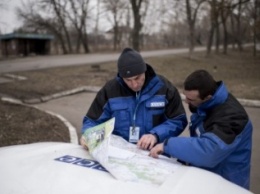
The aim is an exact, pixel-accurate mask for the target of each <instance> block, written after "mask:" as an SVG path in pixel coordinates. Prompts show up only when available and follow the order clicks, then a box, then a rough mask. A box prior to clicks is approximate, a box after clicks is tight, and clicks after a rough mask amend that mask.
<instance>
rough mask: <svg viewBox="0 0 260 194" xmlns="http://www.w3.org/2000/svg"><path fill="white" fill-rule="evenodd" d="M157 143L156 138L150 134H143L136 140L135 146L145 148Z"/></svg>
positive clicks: (150, 147)
mask: <svg viewBox="0 0 260 194" xmlns="http://www.w3.org/2000/svg"><path fill="white" fill-rule="evenodd" d="M156 143H157V139H156V137H155V136H154V135H152V134H147V135H143V136H142V137H141V139H140V140H139V141H138V143H137V146H138V147H139V148H141V149H144V150H147V149H149V150H150V149H152V147H153V146H154V145H155V144H156Z"/></svg>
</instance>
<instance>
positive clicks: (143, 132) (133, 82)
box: [81, 48, 187, 149]
mask: <svg viewBox="0 0 260 194" xmlns="http://www.w3.org/2000/svg"><path fill="white" fill-rule="evenodd" d="M117 67H118V75H117V76H116V77H115V78H114V79H112V80H110V81H108V82H107V83H106V84H105V86H103V87H102V88H101V90H100V91H99V92H98V93H97V95H96V97H95V99H94V101H93V103H92V104H91V106H90V109H89V110H88V112H87V114H86V116H85V117H84V120H83V126H82V133H84V132H85V130H88V129H89V128H91V127H93V126H96V125H98V124H101V123H103V122H105V121H107V120H109V119H111V118H112V117H115V127H114V130H113V134H115V135H118V136H121V137H123V138H124V139H125V140H127V141H129V142H131V143H137V145H138V146H139V147H140V148H141V149H151V148H152V147H153V146H154V145H155V144H156V143H160V142H163V141H164V140H165V139H166V138H167V137H169V136H170V137H174V136H178V135H179V134H181V133H182V131H183V130H184V129H185V127H186V125H187V118H186V114H185V110H184V107H183V105H182V101H181V98H180V94H179V92H178V90H177V89H176V88H175V87H174V86H173V85H172V84H171V83H170V82H169V81H168V80H167V79H166V78H164V77H163V76H161V75H157V74H156V73H155V72H154V70H153V68H152V67H151V66H150V65H148V64H146V63H145V61H144V60H143V58H142V56H141V55H140V54H139V53H138V52H137V51H135V50H133V49H131V48H125V49H124V50H123V51H122V53H121V55H120V57H119V59H118V62H117ZM84 141H85V139H84V138H81V144H82V145H85V142H84Z"/></svg>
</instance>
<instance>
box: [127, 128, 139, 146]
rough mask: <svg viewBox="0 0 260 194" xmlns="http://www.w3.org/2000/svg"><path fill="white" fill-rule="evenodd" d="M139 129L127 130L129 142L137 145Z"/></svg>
mask: <svg viewBox="0 0 260 194" xmlns="http://www.w3.org/2000/svg"><path fill="white" fill-rule="evenodd" d="M139 133H140V127H132V126H131V127H130V129H129V142H130V143H137V142H138V140H139Z"/></svg>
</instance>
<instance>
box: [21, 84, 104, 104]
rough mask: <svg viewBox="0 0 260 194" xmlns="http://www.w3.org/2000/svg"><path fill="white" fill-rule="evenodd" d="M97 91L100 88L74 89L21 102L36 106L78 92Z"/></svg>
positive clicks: (83, 87) (85, 87) (84, 87)
mask: <svg viewBox="0 0 260 194" xmlns="http://www.w3.org/2000/svg"><path fill="white" fill-rule="evenodd" d="M99 90H100V87H97V86H82V87H78V88H75V89H72V90H67V91H63V92H60V93H55V94H52V95H48V96H43V97H41V98H32V99H28V100H26V99H25V100H23V102H24V103H26V104H37V103H42V102H47V101H49V100H53V99H56V98H61V97H64V96H68V95H72V94H76V93H80V92H98V91H99Z"/></svg>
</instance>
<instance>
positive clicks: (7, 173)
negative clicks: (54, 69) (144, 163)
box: [0, 142, 250, 194]
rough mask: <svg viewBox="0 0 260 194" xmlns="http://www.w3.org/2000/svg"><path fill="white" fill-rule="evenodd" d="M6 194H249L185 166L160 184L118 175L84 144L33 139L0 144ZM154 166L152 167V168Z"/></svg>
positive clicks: (0, 182)
mask: <svg viewBox="0 0 260 194" xmlns="http://www.w3.org/2000/svg"><path fill="white" fill-rule="evenodd" d="M0 158H1V160H0V193H1V194H47V193H48V194H58V193H62V194H71V193H73V194H81V193H82V194H83V193H84V194H88V193H91V194H110V193H111V194H122V193H124V194H132V193H149V194H162V193H163V194H174V193H175V194H176V193H178V194H190V193H193V194H196V193H197V194H204V193H205V194H208V193H211V194H219V193H221V194H230V193H236V194H247V193H250V192H249V191H246V190H245V189H243V188H241V187H239V186H236V185H234V184H232V183H230V182H228V181H226V180H224V179H223V178H221V177H220V176H218V175H215V174H213V173H210V172H208V171H205V170H201V169H198V168H193V167H185V166H181V167H179V168H178V170H177V171H176V173H174V174H172V175H170V176H169V177H168V178H167V180H166V181H165V182H164V183H163V184H162V185H160V186H159V187H158V186H156V187H155V186H152V185H147V184H141V183H134V182H124V181H120V180H117V179H115V178H114V177H113V176H111V175H110V174H109V173H108V172H106V171H105V169H104V168H102V166H100V165H99V164H98V163H97V162H96V161H94V160H93V158H92V157H91V156H90V155H89V154H88V152H87V151H86V150H84V149H83V148H82V147H81V146H80V145H75V144H70V143H54V142H53V143H50V142H49V143H34V144H28V145H17V146H9V147H2V148H0ZM151 168H152V167H151Z"/></svg>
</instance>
